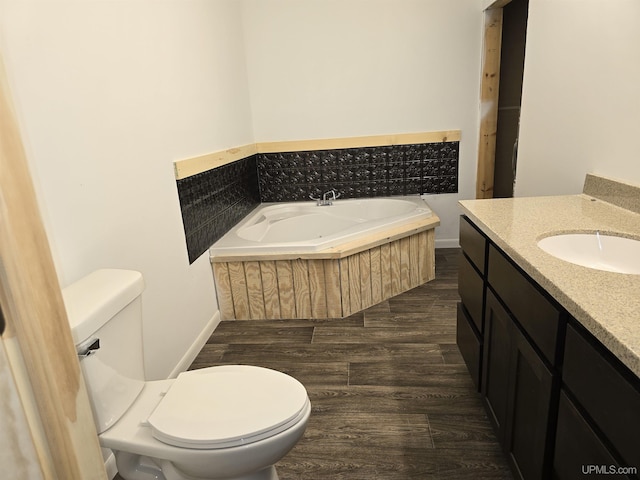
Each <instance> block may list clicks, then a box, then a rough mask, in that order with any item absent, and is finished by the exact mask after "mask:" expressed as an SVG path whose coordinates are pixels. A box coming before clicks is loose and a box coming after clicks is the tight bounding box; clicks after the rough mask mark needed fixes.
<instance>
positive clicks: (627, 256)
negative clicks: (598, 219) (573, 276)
mask: <svg viewBox="0 0 640 480" xmlns="http://www.w3.org/2000/svg"><path fill="white" fill-rule="evenodd" d="M538 246H539V247H540V248H541V249H542V250H544V251H545V252H547V253H548V254H550V255H553V256H554V257H556V258H559V259H561V260H564V261H566V262H570V263H574V264H576V265H582V266H583V267H588V268H593V269H596V270H605V271H608V272H616V273H627V274H634V275H640V241H639V240H635V239H633V238H624V237H617V236H613V235H603V234H600V233H570V234H562V235H554V236H551V237H546V238H543V239H542V240H540V241H539V242H538Z"/></svg>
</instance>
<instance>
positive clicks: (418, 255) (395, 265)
mask: <svg viewBox="0 0 640 480" xmlns="http://www.w3.org/2000/svg"><path fill="white" fill-rule="evenodd" d="M418 223H420V224H418ZM439 224H440V220H439V218H438V217H437V216H435V215H434V216H433V217H431V218H429V219H428V220H427V221H426V222H425V221H424V220H423V221H421V222H415V223H412V224H409V225H405V226H402V227H397V228H394V229H393V230H388V231H386V232H381V233H378V234H376V235H372V236H368V237H366V238H365V239H359V240H355V241H351V242H348V243H345V244H343V245H341V246H339V247H332V248H328V249H326V250H323V251H320V252H314V253H307V254H296V253H274V254H273V255H267V256H265V255H262V256H260V257H257V256H253V255H245V256H235V257H229V256H225V257H222V256H219V257H212V258H211V262H212V267H213V273H214V277H215V282H216V291H217V295H218V305H219V308H220V313H221V316H222V319H224V320H230V319H237V320H240V319H252V320H254V319H301V318H341V317H346V316H348V315H351V314H353V313H356V312H358V311H360V310H364V309H366V308H368V307H370V306H372V305H375V304H377V303H380V302H382V301H384V300H387V299H389V298H391V297H393V296H396V295H398V294H400V293H402V292H405V291H407V290H410V289H412V288H414V287H417V286H419V285H422V284H423V283H426V282H428V281H430V280H433V279H434V278H435V263H434V255H435V233H434V228H435V227H436V226H438V225H439Z"/></svg>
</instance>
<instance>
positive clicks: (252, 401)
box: [63, 270, 311, 480]
mask: <svg viewBox="0 0 640 480" xmlns="http://www.w3.org/2000/svg"><path fill="white" fill-rule="evenodd" d="M143 288H144V283H143V281H142V276H141V274H140V273H138V272H131V271H125V270H99V271H97V272H94V273H93V274H91V275H89V276H88V277H85V278H84V279H82V280H80V281H79V282H77V283H75V284H73V285H71V286H70V287H67V288H65V289H64V290H63V298H64V300H65V305H66V308H67V313H68V317H69V321H70V324H71V330H72V334H73V336H74V341H75V342H76V345H77V349H78V355H79V357H80V359H81V361H80V365H81V367H82V371H83V375H84V377H85V383H86V384H87V390H88V392H89V398H90V400H91V404H92V409H93V413H94V418H95V423H96V427H97V430H98V437H99V441H100V444H101V445H102V446H103V447H105V448H109V449H111V450H112V451H113V452H114V455H115V458H116V464H117V467H118V472H119V474H120V476H122V477H123V478H125V479H126V480H145V479H158V480H197V479H211V480H213V479H220V480H276V479H277V478H278V475H277V473H276V469H275V466H274V465H275V463H276V462H278V461H279V460H280V459H281V458H282V457H283V456H284V455H286V453H287V452H289V450H291V448H293V447H294V446H295V444H296V443H297V441H298V440H299V439H300V438H301V437H302V435H303V433H304V431H305V428H306V425H307V422H308V420H309V416H310V413H311V405H310V402H309V398H308V395H307V392H306V390H305V388H304V386H303V385H302V384H301V383H300V382H298V381H297V380H296V379H294V378H293V377H290V376H288V375H286V374H284V373H281V372H278V371H275V370H271V369H267V368H262V367H255V366H248V365H225V366H215V367H209V368H203V369H200V370H193V371H188V372H183V373H181V374H180V375H178V377H177V378H175V379H167V380H157V381H145V380H144V376H143V368H142V367H143V365H142V350H141V349H142V336H141V325H142V322H141V310H140V295H141V293H142V290H143Z"/></svg>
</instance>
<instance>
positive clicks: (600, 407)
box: [554, 324, 640, 479]
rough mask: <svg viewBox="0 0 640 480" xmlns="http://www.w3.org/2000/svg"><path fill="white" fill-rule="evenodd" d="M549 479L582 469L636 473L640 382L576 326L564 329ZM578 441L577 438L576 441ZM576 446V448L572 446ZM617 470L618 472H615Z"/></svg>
mask: <svg viewBox="0 0 640 480" xmlns="http://www.w3.org/2000/svg"><path fill="white" fill-rule="evenodd" d="M562 380H563V395H562V399H561V405H560V409H559V414H558V430H557V441H556V448H555V459H554V477H555V478H559V479H565V478H566V479H570V478H575V476H576V475H577V474H578V473H579V472H582V470H581V469H582V466H585V467H584V468H587V466H589V465H593V466H596V467H599V466H602V465H606V466H607V467H610V469H614V468H615V469H617V468H618V467H622V468H626V467H635V468H636V469H637V470H636V471H635V472H634V471H632V470H630V471H629V472H627V473H628V474H629V475H628V477H629V478H638V470H640V380H639V379H638V377H636V376H635V375H634V374H633V373H632V372H630V371H629V370H628V369H627V368H626V367H625V366H624V365H622V364H621V363H620V362H619V360H618V359H616V358H614V357H613V356H612V355H611V353H610V352H609V351H607V350H606V349H605V348H604V347H603V346H602V345H600V344H599V342H597V340H596V339H595V338H593V336H592V335H591V334H589V333H588V332H586V331H584V329H583V328H581V327H580V326H579V325H577V324H576V325H572V324H570V325H569V326H568V327H567V333H566V341H565V347H564V365H563V376H562ZM577 437H579V438H580V440H577V439H576V438H577ZM576 442H578V443H579V445H580V446H579V447H578V446H577V445H575V443H576ZM616 471H617V470H616Z"/></svg>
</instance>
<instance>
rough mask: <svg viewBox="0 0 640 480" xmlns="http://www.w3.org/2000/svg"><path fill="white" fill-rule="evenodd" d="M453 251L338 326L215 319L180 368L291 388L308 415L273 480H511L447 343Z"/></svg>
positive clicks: (451, 324) (452, 313)
mask: <svg viewBox="0 0 640 480" xmlns="http://www.w3.org/2000/svg"><path fill="white" fill-rule="evenodd" d="M459 255H460V253H459V250H457V249H438V250H436V279H435V280H434V281H432V282H430V283H427V284H425V285H422V286H420V287H417V288H414V289H413V290H410V291H408V292H406V293H404V294H401V295H399V296H397V297H393V298H391V299H389V300H387V301H385V302H383V303H380V304H378V305H376V306H374V307H371V308H369V309H368V310H365V311H364V312H360V313H358V314H355V315H352V316H350V317H347V318H344V319H332V320H236V321H228V322H222V323H221V324H220V326H219V327H218V328H217V329H216V331H215V332H214V334H213V335H212V337H211V339H210V340H209V342H208V343H207V344H206V345H205V347H204V348H203V350H202V352H201V353H200V354H199V355H198V357H197V358H196V360H195V361H194V363H193V365H192V367H191V368H192V369H196V368H203V367H208V366H212V365H220V364H234V363H239V364H249V365H259V366H264V367H269V368H273V369H276V370H280V371H282V372H285V373H287V374H290V375H292V376H293V377H295V378H297V379H298V380H300V381H301V382H302V383H303V384H304V385H305V387H306V388H307V391H308V393H309V397H310V399H311V404H312V414H311V419H310V421H309V425H308V427H307V430H306V432H305V435H304V437H303V438H302V440H301V441H300V442H299V443H298V444H297V445H296V447H295V448H294V449H293V450H292V451H291V452H290V453H289V454H288V455H287V456H286V457H285V458H284V459H282V460H281V461H280V462H279V463H278V464H277V469H278V474H279V476H280V479H281V480H341V479H344V480H386V479H390V480H391V479H393V480H405V479H456V480H462V479H467V478H468V479H511V478H513V477H512V475H511V473H510V471H509V469H508V466H507V463H506V459H505V457H504V455H503V453H502V452H501V450H500V447H499V445H498V443H497V441H496V438H495V435H494V433H493V430H492V428H491V425H490V424H489V420H488V419H487V417H486V415H485V412H484V408H483V406H482V403H481V401H480V397H479V395H478V394H477V393H476V392H475V389H474V387H473V384H472V383H471V379H470V376H469V373H468V372H467V369H466V367H465V365H464V363H463V360H462V357H461V356H460V353H459V352H458V349H457V346H456V344H455V319H456V302H457V301H458V294H457V263H458V258H459Z"/></svg>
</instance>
